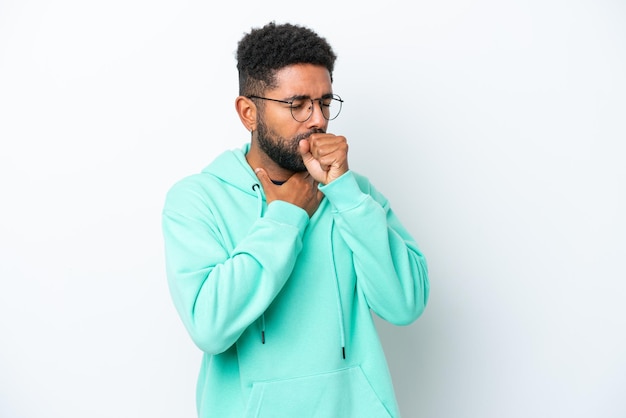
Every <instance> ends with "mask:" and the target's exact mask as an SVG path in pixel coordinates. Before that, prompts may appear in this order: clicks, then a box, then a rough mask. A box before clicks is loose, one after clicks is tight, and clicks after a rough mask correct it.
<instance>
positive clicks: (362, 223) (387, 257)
mask: <svg viewBox="0 0 626 418" xmlns="http://www.w3.org/2000/svg"><path fill="white" fill-rule="evenodd" d="M335 59H336V56H335V54H334V52H333V50H332V48H331V47H330V45H329V44H328V43H327V42H326V40H325V39H324V38H321V37H320V36H318V35H317V34H316V33H314V32H313V31H312V30H310V29H308V28H305V27H302V26H298V25H291V24H282V25H277V24H275V23H273V22H272V23H269V24H267V25H266V26H264V27H261V28H256V29H253V30H251V31H250V32H249V33H248V34H246V35H245V36H244V37H243V38H242V39H241V41H240V42H239V45H238V50H237V60H238V65H237V67H238V70H239V94H240V96H239V97H237V99H236V101H235V105H236V109H237V113H238V114H239V117H240V119H241V122H242V123H243V125H244V126H245V127H246V129H247V130H248V131H249V132H251V141H250V143H246V144H245V145H244V146H243V148H242V149H236V150H231V151H227V152H224V153H223V154H222V155H221V156H219V157H218V158H217V159H216V160H215V161H213V162H212V163H211V164H210V165H209V166H208V167H206V168H205V169H204V170H203V171H202V172H201V173H199V174H195V175H191V176H189V177H187V178H184V179H182V180H181V181H179V182H178V183H177V184H175V185H174V186H173V187H172V188H171V190H170V191H169V193H168V195H167V198H166V202H165V207H164V210H163V232H164V240H165V253H166V263H167V276H168V283H169V286H170V290H171V294H172V298H173V301H174V304H175V306H176V308H177V310H178V313H179V314H180V316H181V318H182V321H183V323H184V325H185V327H186V328H187V331H188V332H189V334H190V335H191V338H192V339H193V341H194V342H195V344H196V345H197V346H198V347H199V348H200V349H201V350H202V351H203V352H204V357H203V362H202V366H201V370H200V375H199V380H198V388H197V407H198V415H199V416H200V417H220V418H224V417H271V418H279V417H289V418H303V417H340V418H349V417H358V418H364V417H390V416H391V417H396V416H399V412H398V407H397V404H396V400H395V396H394V391H393V386H392V383H391V378H390V375H389V371H388V368H387V363H386V360H385V357H384V354H383V350H382V348H381V344H380V341H379V339H378V336H377V333H376V329H375V326H374V322H373V319H372V316H371V313H370V310H373V311H374V312H375V313H376V314H377V315H379V316H380V317H382V318H384V319H385V320H387V321H389V322H391V323H393V324H398V325H403V324H409V323H411V322H412V321H414V320H415V319H416V318H417V317H418V316H419V315H420V314H421V313H422V311H423V309H424V307H425V305H426V302H427V299H428V292H429V282H428V277H427V269H426V262H425V260H424V257H423V256H422V254H421V253H420V251H419V249H418V247H417V245H416V243H415V241H414V240H413V239H412V238H411V236H410V235H409V233H408V232H407V231H406V230H405V229H404V228H403V227H402V225H401V224H400V222H399V220H398V219H397V218H396V216H395V215H394V213H393V212H392V210H391V209H390V206H389V203H388V201H387V200H386V199H385V198H384V197H383V195H382V194H380V193H379V192H378V191H376V190H375V189H374V187H373V186H372V185H371V184H370V183H369V182H368V180H367V179H366V178H365V177H363V176H361V175H359V174H357V173H355V172H353V171H351V170H350V169H349V168H348V158H347V155H348V145H347V142H346V138H345V137H343V136H339V135H334V134H331V133H329V132H328V131H327V128H328V123H329V120H332V119H334V118H335V117H336V116H337V115H338V114H339V111H340V110H341V105H342V99H341V98H340V97H339V96H338V95H336V94H335V93H334V92H333V89H332V81H333V68H334V63H335Z"/></svg>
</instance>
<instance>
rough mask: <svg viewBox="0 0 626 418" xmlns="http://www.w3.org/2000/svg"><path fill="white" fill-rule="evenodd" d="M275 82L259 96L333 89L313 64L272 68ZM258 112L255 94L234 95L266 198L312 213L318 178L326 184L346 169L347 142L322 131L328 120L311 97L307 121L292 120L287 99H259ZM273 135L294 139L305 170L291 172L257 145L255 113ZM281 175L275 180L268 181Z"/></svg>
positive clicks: (251, 160)
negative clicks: (261, 104) (261, 107)
mask: <svg viewBox="0 0 626 418" xmlns="http://www.w3.org/2000/svg"><path fill="white" fill-rule="evenodd" d="M277 81H278V83H277V85H278V87H276V88H273V89H269V90H266V91H265V92H264V93H263V96H264V97H270V98H273V99H279V100H288V99H289V98H291V97H293V96H303V95H305V96H309V97H311V98H313V99H316V98H319V97H322V96H323V95H325V94H328V93H332V83H331V80H330V74H329V72H328V70H327V69H326V68H325V67H323V66H317V65H312V64H295V65H290V66H288V67H285V68H283V69H281V70H279V71H278V72H277ZM264 105H265V108H264V112H262V116H261V114H260V113H259V111H258V108H257V104H256V103H255V101H254V100H251V99H248V98H246V97H243V96H239V97H237V99H236V101H235V107H236V109H237V113H238V115H239V118H240V119H241V122H242V123H243V125H244V126H245V127H246V129H248V130H249V131H252V142H251V145H250V151H249V152H248V154H247V155H246V160H247V161H248V164H250V167H252V169H253V170H254V172H255V173H256V175H257V177H258V178H259V181H260V182H261V185H262V187H263V190H264V191H265V196H266V199H267V203H268V204H269V203H271V202H273V201H274V200H283V201H286V202H289V203H291V204H294V205H296V206H298V207H300V208H302V209H304V210H306V212H307V213H308V214H309V216H312V215H313V214H314V213H315V211H316V210H317V208H318V207H319V204H320V202H321V201H322V199H323V197H324V195H323V194H322V192H321V191H319V189H318V188H317V186H318V184H320V183H321V184H329V183H331V182H332V181H334V180H336V179H337V178H339V177H340V176H341V175H343V174H344V173H345V172H346V171H348V143H347V141H346V138H345V137H343V136H339V135H334V134H331V133H328V132H326V130H327V128H328V121H327V120H326V119H325V118H324V116H323V115H322V111H321V109H320V107H319V106H318V104H317V103H316V104H315V106H314V109H313V114H312V115H311V117H310V118H309V120H307V121H306V122H297V121H296V120H294V119H293V118H292V116H291V112H290V110H289V105H287V104H283V103H277V102H272V101H264ZM260 117H263V122H264V124H265V126H266V128H267V131H268V132H267V133H268V135H270V136H271V139H272V140H274V141H279V140H280V138H284V139H285V140H287V141H289V140H291V141H297V139H295V138H298V137H302V136H304V137H305V138H306V139H301V140H299V144H298V152H299V154H300V156H301V158H302V161H303V162H304V166H305V168H306V171H302V172H294V171H291V170H288V169H285V168H283V167H280V166H279V165H278V164H276V162H274V161H273V160H272V159H271V158H270V157H269V156H268V155H267V154H266V153H265V152H264V151H263V150H262V149H261V147H260V146H259V144H258V139H257V135H258V133H257V126H258V123H259V122H258V121H259V118H260ZM272 180H275V181H284V183H283V184H282V185H280V186H278V185H276V184H274V183H272Z"/></svg>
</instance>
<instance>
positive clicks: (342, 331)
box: [330, 219, 346, 360]
mask: <svg viewBox="0 0 626 418" xmlns="http://www.w3.org/2000/svg"><path fill="white" fill-rule="evenodd" d="M334 230H335V220H334V219H332V220H331V224H330V265H331V267H332V269H333V278H334V279H335V296H336V302H337V316H338V318H339V333H340V335H339V339H340V341H341V355H342V356H343V359H344V360H345V359H346V330H345V328H344V325H343V319H344V318H343V306H342V304H341V293H340V289H339V277H338V276H337V269H336V267H335V266H336V264H335V249H334V248H333V232H334Z"/></svg>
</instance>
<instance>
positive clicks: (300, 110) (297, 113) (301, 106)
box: [291, 99, 313, 122]
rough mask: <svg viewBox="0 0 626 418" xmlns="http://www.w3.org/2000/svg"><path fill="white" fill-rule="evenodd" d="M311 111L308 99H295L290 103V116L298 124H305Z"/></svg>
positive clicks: (311, 107)
mask: <svg viewBox="0 0 626 418" xmlns="http://www.w3.org/2000/svg"><path fill="white" fill-rule="evenodd" d="M312 110H313V106H311V100H310V99H296V100H294V101H293V102H292V103H291V115H292V116H293V118H294V119H295V120H297V121H298V122H305V121H306V120H307V119H309V117H310V116H311V112H312Z"/></svg>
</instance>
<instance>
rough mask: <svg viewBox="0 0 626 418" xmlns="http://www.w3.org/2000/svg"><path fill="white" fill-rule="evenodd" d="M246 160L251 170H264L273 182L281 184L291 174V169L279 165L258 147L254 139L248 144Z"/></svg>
mask: <svg viewBox="0 0 626 418" xmlns="http://www.w3.org/2000/svg"><path fill="white" fill-rule="evenodd" d="M246 161H247V162H248V164H249V165H250V167H251V168H252V170H253V171H254V170H255V169H257V168H262V169H263V170H265V172H266V173H267V175H268V176H269V178H270V179H271V180H272V182H273V183H274V184H283V183H284V182H286V181H287V180H288V179H289V177H291V176H292V175H293V172H292V171H289V170H286V169H284V168H282V167H280V166H279V165H278V164H276V163H275V162H274V161H273V160H272V159H271V158H270V157H268V156H267V155H266V154H265V153H264V152H263V151H262V150H261V149H259V147H258V146H256V145H255V141H252V144H251V145H250V150H249V151H248V153H247V154H246Z"/></svg>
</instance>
